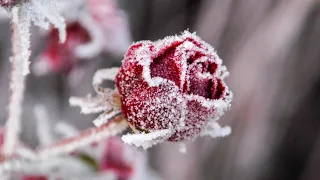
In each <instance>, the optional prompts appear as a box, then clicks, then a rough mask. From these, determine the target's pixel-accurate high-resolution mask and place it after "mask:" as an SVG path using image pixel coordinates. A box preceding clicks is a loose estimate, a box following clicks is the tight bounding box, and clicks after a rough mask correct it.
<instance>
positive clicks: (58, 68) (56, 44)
mask: <svg viewBox="0 0 320 180" xmlns="http://www.w3.org/2000/svg"><path fill="white" fill-rule="evenodd" d="M66 31H67V39H66V41H65V43H60V41H59V32H58V30H57V29H52V30H51V31H50V33H49V35H48V40H47V46H46V48H45V50H44V52H43V53H42V54H41V55H40V61H39V62H37V63H38V64H37V65H36V67H35V71H39V72H41V71H44V72H46V71H53V72H64V73H68V72H70V70H71V69H72V68H73V67H74V66H75V65H76V63H77V60H78V58H77V56H76V54H75V49H76V48H77V47H78V46H80V45H82V44H85V43H87V42H89V41H90V37H89V34H88V32H87V31H86V29H85V28H83V27H82V26H81V25H80V24H79V23H77V22H73V23H70V24H68V25H67V28H66Z"/></svg>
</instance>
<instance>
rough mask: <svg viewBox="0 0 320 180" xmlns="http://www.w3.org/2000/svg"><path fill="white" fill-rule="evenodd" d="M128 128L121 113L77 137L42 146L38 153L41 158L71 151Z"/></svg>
mask: <svg viewBox="0 0 320 180" xmlns="http://www.w3.org/2000/svg"><path fill="white" fill-rule="evenodd" d="M126 128H128V123H127V121H126V120H125V119H124V117H123V116H122V115H119V116H116V117H114V118H113V119H112V120H110V121H109V122H107V123H106V124H104V125H102V126H100V127H98V128H89V129H87V130H85V131H82V132H80V134H78V135H77V136H75V137H70V138H66V139H63V140H61V141H58V142H56V143H55V144H53V145H50V146H47V147H43V148H40V149H39V151H38V155H39V157H40V158H48V157H52V156H57V155H61V154H66V153H70V152H72V151H74V150H75V149H77V148H80V147H83V146H86V145H88V144H90V143H93V142H97V141H99V140H101V139H104V138H107V137H110V136H115V135H117V134H119V133H122V132H123V131H124V130H125V129H126Z"/></svg>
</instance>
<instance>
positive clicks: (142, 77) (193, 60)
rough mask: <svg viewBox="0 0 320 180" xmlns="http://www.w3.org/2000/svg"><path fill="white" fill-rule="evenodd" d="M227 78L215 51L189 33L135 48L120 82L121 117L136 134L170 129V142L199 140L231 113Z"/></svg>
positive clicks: (127, 55)
mask: <svg viewBox="0 0 320 180" xmlns="http://www.w3.org/2000/svg"><path fill="white" fill-rule="evenodd" d="M227 75H228V72H227V70H226V68H225V66H223V65H222V60H221V59H220V58H219V56H218V55H217V54H216V53H215V51H214V49H213V48H212V47H211V46H210V45H209V44H207V43H206V42H204V41H202V40H201V39H200V38H199V37H197V36H196V35H195V34H191V33H189V32H187V31H186V32H184V33H183V34H182V35H180V36H172V37H167V38H165V39H162V40H158V41H156V42H151V41H142V42H137V43H135V44H133V45H132V46H131V47H130V48H129V50H128V51H127V54H126V55H125V57H124V60H123V62H122V66H121V68H120V71H119V73H118V74H117V76H116V84H117V88H118V90H119V93H120V95H121V101H122V111H123V113H124V115H125V116H126V118H127V121H128V122H129V124H130V126H131V127H132V128H133V130H135V131H136V132H137V131H139V132H144V133H151V132H155V131H157V130H165V129H168V130H170V131H171V132H172V133H171V134H170V136H169V137H167V140H168V141H183V140H185V139H194V138H196V137H197V136H198V135H200V134H201V133H203V132H204V131H206V130H207V128H208V126H209V125H210V123H212V122H215V121H216V120H218V119H219V117H220V116H222V115H223V114H224V112H225V111H226V110H227V109H228V108H229V107H230V103H231V100H232V93H231V91H230V90H229V89H228V87H227V85H226V84H225V82H224V80H223V79H224V77H226V76H227Z"/></svg>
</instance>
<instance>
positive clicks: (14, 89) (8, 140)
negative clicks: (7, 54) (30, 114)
mask: <svg viewBox="0 0 320 180" xmlns="http://www.w3.org/2000/svg"><path fill="white" fill-rule="evenodd" d="M11 16H12V18H11V19H12V22H11V26H12V49H13V56H12V57H11V59H10V61H11V64H12V72H11V83H10V93H11V96H10V102H9V113H8V120H7V123H6V128H5V136H4V138H5V139H4V145H3V153H4V155H6V156H11V155H12V154H13V152H14V147H15V145H16V143H17V142H18V141H19V133H20V131H21V113H22V107H21V106H22V101H23V93H24V89H25V75H27V74H28V68H27V67H28V64H29V62H28V59H29V56H30V52H29V50H28V49H29V46H27V45H26V44H25V40H26V39H27V40H28V39H29V37H25V36H30V34H29V25H30V23H29V22H24V21H23V20H21V18H20V17H19V16H20V8H19V7H13V8H12V11H11Z"/></svg>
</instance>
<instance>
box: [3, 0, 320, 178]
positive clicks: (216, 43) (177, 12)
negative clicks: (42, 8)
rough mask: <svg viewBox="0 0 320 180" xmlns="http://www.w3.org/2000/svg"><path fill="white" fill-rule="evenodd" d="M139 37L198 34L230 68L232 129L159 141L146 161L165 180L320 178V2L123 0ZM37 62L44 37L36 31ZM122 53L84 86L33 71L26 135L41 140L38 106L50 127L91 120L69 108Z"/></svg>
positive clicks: (226, 120)
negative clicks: (182, 144)
mask: <svg viewBox="0 0 320 180" xmlns="http://www.w3.org/2000/svg"><path fill="white" fill-rule="evenodd" d="M119 5H120V8H121V9H122V10H124V11H125V12H126V13H127V18H128V22H129V28H130V29H129V30H130V33H131V36H132V39H133V41H138V40H146V39H148V40H157V39H160V38H163V37H165V36H168V35H174V34H179V33H180V32H181V31H183V30H185V29H189V30H190V31H191V32H193V31H196V32H197V35H199V36H200V37H201V38H202V39H203V40H205V41H207V42H208V43H210V44H211V45H212V46H213V47H215V48H216V50H217V52H218V54H219V56H220V57H221V58H222V59H223V60H224V64H225V65H226V66H227V67H228V70H229V72H230V76H229V77H228V78H227V84H228V85H229V87H230V89H231V90H232V91H233V92H234V100H233V104H232V108H231V110H230V111H229V112H227V113H226V115H224V116H223V117H222V118H221V120H220V123H221V124H225V125H230V126H231V127H232V131H233V132H232V135H230V136H228V137H226V138H221V139H219V138H218V139H211V138H200V139H197V140H196V141H194V142H188V143H187V154H181V153H180V152H179V145H176V144H161V145H157V146H155V147H153V148H151V149H150V150H148V152H149V160H150V164H151V166H152V167H153V168H155V169H156V171H157V172H159V174H160V176H161V177H162V178H163V179H164V180H264V179H268V180H269V179H281V180H318V179H320V171H319V167H320V138H319V137H320V134H319V132H320V42H319V40H320V3H319V1H317V0H261V1H257V0H119ZM32 30H33V32H32V39H31V40H32V57H31V61H32V63H33V62H35V61H36V59H37V58H36V57H37V56H38V55H39V54H40V53H41V52H42V51H43V49H44V43H45V42H46V36H45V35H43V33H42V32H40V31H39V28H33V29H32ZM10 49H11V43H10V26H9V21H8V20H6V19H3V20H1V21H0V120H1V123H3V124H4V122H5V120H6V118H7V111H6V110H7V104H8V96H9V91H8V84H9V73H10V63H9V61H8V58H9V56H10V54H11V50H10ZM122 57H123V56H121V55H113V54H110V53H102V54H100V55H99V56H97V57H95V58H94V60H91V61H90V63H86V65H85V66H83V67H81V68H79V69H81V72H82V76H81V79H80V81H79V82H78V83H72V82H74V81H72V80H70V79H72V78H70V77H69V76H68V75H66V74H63V73H50V74H47V75H45V76H36V75H34V74H31V75H29V76H28V78H27V90H26V96H25V101H24V112H23V125H24V129H23V134H22V139H23V141H24V142H27V144H30V145H31V146H36V145H37V144H38V142H37V140H36V139H37V137H36V136H37V134H36V132H35V131H34V130H32V129H34V126H35V121H34V116H33V114H32V108H33V107H34V105H35V104H36V103H41V104H44V105H45V106H46V107H47V108H48V109H49V115H50V119H52V123H54V122H55V120H67V121H68V122H70V123H72V124H74V125H76V126H77V127H78V128H79V129H85V128H87V127H90V126H93V125H92V119H94V118H95V117H94V116H85V115H82V114H80V113H79V109H78V108H71V107H69V105H68V98H69V97H70V96H84V95H86V94H87V93H89V92H93V88H92V85H91V80H92V76H93V73H94V72H95V71H96V70H97V69H100V68H106V67H112V66H120V65H121V59H122Z"/></svg>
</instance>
